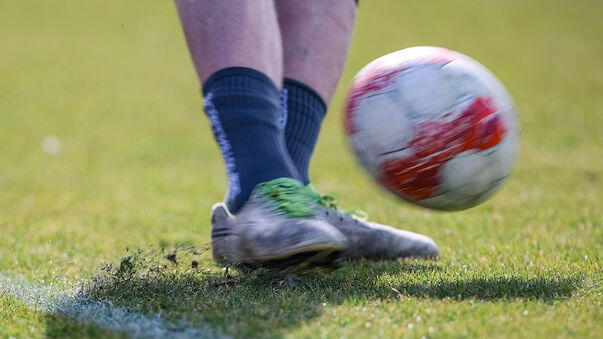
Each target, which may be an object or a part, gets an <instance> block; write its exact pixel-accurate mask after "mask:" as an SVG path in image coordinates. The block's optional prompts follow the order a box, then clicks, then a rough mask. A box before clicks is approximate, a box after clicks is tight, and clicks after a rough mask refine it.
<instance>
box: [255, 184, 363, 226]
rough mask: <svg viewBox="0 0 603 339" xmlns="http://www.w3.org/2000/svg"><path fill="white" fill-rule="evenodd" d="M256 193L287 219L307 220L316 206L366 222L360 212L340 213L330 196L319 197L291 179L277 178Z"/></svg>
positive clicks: (310, 188)
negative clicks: (262, 195)
mask: <svg viewBox="0 0 603 339" xmlns="http://www.w3.org/2000/svg"><path fill="white" fill-rule="evenodd" d="M258 191H259V192H260V193H262V194H264V196H265V197H266V198H267V199H268V200H269V201H271V202H272V203H273V204H274V206H275V207H276V210H277V211H278V212H279V213H280V214H282V215H285V216H287V217H289V218H309V217H311V216H312V215H313V213H312V207H313V206H315V205H316V204H318V205H322V206H326V207H327V208H329V209H334V210H337V211H340V212H341V213H342V214H345V215H349V216H351V217H354V218H357V219H361V220H366V219H367V217H368V215H367V214H366V213H365V212H364V211H362V210H360V209H353V210H349V211H341V210H340V209H339V207H338V205H337V201H336V200H335V198H334V197H333V196H332V195H329V194H323V195H320V194H319V193H318V192H317V191H316V190H315V189H314V188H313V187H312V185H307V186H304V185H303V184H302V183H301V182H299V181H297V180H295V179H291V178H277V179H274V180H271V181H267V182H264V183H261V184H259V185H258Z"/></svg>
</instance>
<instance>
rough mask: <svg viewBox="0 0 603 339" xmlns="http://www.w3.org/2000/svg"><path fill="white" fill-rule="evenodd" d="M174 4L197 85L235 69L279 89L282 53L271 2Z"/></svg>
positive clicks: (185, 0)
mask: <svg viewBox="0 0 603 339" xmlns="http://www.w3.org/2000/svg"><path fill="white" fill-rule="evenodd" d="M175 2H176V7H177V9H178V14H179V16H180V21H181V23H182V28H183V30H184V35H185V37H186V41H187V44H188V48H189V51H190V54H191V57H192V59H193V63H194V64H195V69H196V70H197V75H198V76H199V80H200V81H201V82H203V81H205V80H207V78H209V76H210V75H211V74H213V73H214V72H216V71H218V70H220V69H223V68H228V67H237V66H238V67H249V68H253V69H255V70H258V71H260V72H262V73H264V74H266V75H267V76H268V77H269V78H270V79H271V80H272V81H273V82H274V84H275V85H276V86H277V87H279V88H280V87H281V84H282V79H283V52H282V45H281V35H280V31H279V26H278V22H277V19H276V9H275V7H274V1H273V0H175Z"/></svg>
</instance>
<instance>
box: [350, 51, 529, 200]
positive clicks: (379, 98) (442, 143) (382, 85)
mask: <svg viewBox="0 0 603 339" xmlns="http://www.w3.org/2000/svg"><path fill="white" fill-rule="evenodd" d="M344 124H345V131H346V134H347V137H348V140H349V142H350V144H351V146H352V149H353V150H354V152H355V154H356V156H357V157H358V159H359V161H360V163H361V164H362V166H363V167H364V168H365V169H366V170H367V171H368V172H369V173H370V174H371V176H372V177H373V178H374V179H375V180H376V181H377V182H379V183H380V184H381V185H383V186H384V187H385V188H387V189H388V190H389V191H391V192H392V193H394V194H396V195H397V196H399V197H401V198H402V199H404V200H406V201H409V202H411V203H413V204H416V205H420V206H424V207H429V208H433V209H438V210H462V209H467V208H469V207H473V206H475V205H478V204H480V203H482V202H484V201H485V200H486V199H488V198H489V197H491V196H492V195H493V194H494V193H495V192H496V191H497V189H498V188H499V187H500V185H501V184H502V182H503V181H504V180H505V178H507V176H509V173H510V171H511V167H512V165H513V162H514V158H515V154H516V152H517V149H518V144H519V140H518V130H519V124H518V122H517V119H516V115H515V107H514V105H513V101H512V99H511V96H510V95H509V93H508V92H507V90H506V89H505V87H504V86H503V85H502V83H501V82H500V81H499V80H498V79H497V78H496V77H495V76H494V75H493V74H492V73H490V71H488V70H487V69H486V68H485V67H484V66H482V65H481V64H479V63H478V62H476V61H475V60H473V59H471V58H469V57H467V56H465V55H463V54H460V53H457V52H454V51H451V50H447V49H444V48H438V47H412V48H407V49H404V50H401V51H397V52H394V53H391V54H388V55H385V56H383V57H381V58H378V59H376V60H374V61H373V62H371V63H369V64H368V65H366V66H365V67H364V68H363V69H362V70H360V72H358V74H357V75H356V77H355V78H354V80H353V83H352V86H351V89H350V92H349V96H348V99H347V104H346V108H345V112H344Z"/></svg>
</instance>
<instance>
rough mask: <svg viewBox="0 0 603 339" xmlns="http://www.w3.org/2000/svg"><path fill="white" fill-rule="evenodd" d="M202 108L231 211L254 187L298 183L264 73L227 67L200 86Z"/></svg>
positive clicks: (276, 100) (275, 94) (274, 93)
mask: <svg viewBox="0 0 603 339" xmlns="http://www.w3.org/2000/svg"><path fill="white" fill-rule="evenodd" d="M203 96H204V108H205V113H206V114H207V116H208V118H209V122H210V124H211V127H212V131H213V133H214V137H215V138H216V141H217V143H218V145H219V146H220V150H221V151H222V157H223V158H224V163H225V166H226V173H227V176H228V192H227V194H226V198H225V199H224V200H225V203H226V205H227V206H228V208H229V210H230V211H231V212H232V213H236V212H237V211H238V210H239V208H240V207H241V206H242V205H243V204H244V203H245V202H246V201H247V199H248V198H249V195H250V193H251V192H252V191H253V189H254V187H255V186H256V185H257V184H259V183H262V182H265V181H269V180H272V179H276V178H281V177H290V178H295V179H299V174H298V172H297V169H296V168H295V165H294V164H293V162H292V161H291V158H290V157H289V154H288V153H287V146H286V144H285V136H284V131H283V124H284V122H283V114H282V111H281V102H280V91H279V90H278V88H277V87H276V86H275V85H274V83H273V82H272V81H271V80H270V78H268V77H267V76H266V75H265V74H263V73H261V72H258V71H256V70H254V69H251V68H245V67H229V68H225V69H221V70H219V71H217V72H215V73H214V74H212V75H211V76H210V77H209V79H207V81H205V82H204V84H203Z"/></svg>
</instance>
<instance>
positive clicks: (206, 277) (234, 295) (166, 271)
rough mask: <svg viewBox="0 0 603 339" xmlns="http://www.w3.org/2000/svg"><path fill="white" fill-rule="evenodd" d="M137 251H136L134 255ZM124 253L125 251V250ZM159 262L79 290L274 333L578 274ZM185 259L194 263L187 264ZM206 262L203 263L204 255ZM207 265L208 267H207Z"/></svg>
mask: <svg viewBox="0 0 603 339" xmlns="http://www.w3.org/2000/svg"><path fill="white" fill-rule="evenodd" d="M134 257H135V256H134ZM126 258H127V257H126ZM164 258H165V259H166V260H165V262H163V263H162V262H161V260H159V261H157V260H155V259H153V260H151V261H150V262H151V263H152V264H151V265H149V262H146V261H145V260H146V259H143V261H145V262H143V263H142V264H141V263H140V262H137V261H136V260H138V259H136V260H133V259H132V257H130V258H129V259H126V260H125V261H124V260H122V262H121V263H120V265H119V267H117V268H110V269H109V270H105V271H106V272H107V274H106V275H101V276H98V277H96V278H94V279H93V280H92V282H91V284H90V286H88V287H87V288H86V289H85V290H84V291H83V292H82V293H85V294H86V295H87V296H89V297H92V298H93V299H95V300H103V301H110V302H111V303H113V304H116V305H121V306H125V307H127V308H130V309H134V310H136V311H139V312H143V313H144V312H162V314H163V315H164V316H166V317H167V318H168V319H169V317H170V316H172V317H174V320H176V319H181V318H183V317H184V318H185V319H186V320H187V321H189V322H190V323H191V324H209V325H210V326H212V327H214V328H216V329H217V330H219V331H221V332H222V333H225V334H229V335H236V336H258V335H262V336H266V335H267V336H280V335H282V334H285V333H287V329H291V328H295V327H298V326H301V325H302V324H304V323H305V322H307V321H309V320H311V319H313V318H314V317H317V316H319V315H320V314H322V312H323V311H324V310H325V306H326V305H339V304H343V303H346V302H353V301H354V300H379V301H383V302H396V301H397V300H398V299H401V298H404V297H414V298H434V299H438V298H451V299H457V300H462V299H478V300H505V299H514V298H521V299H539V300H551V301H552V300H554V299H559V298H566V297H569V296H571V294H572V293H573V291H574V290H575V289H576V288H577V287H578V286H579V284H580V279H579V278H567V277H566V278H543V277H537V278H529V277H526V276H521V275H508V274H507V275H504V276H500V275H498V276H497V275H496V274H492V273H489V274H488V276H484V275H485V274H486V273H481V274H482V275H481V276H458V275H454V274H448V273H447V272H439V271H442V268H441V265H439V264H438V263H437V262H433V261H422V260H418V261H415V260H406V261H377V262H357V263H346V264H344V266H343V267H342V268H341V269H339V270H337V271H335V272H332V273H322V272H317V271H314V272H311V273H309V274H306V275H304V276H283V275H281V274H278V273H274V272H265V271H264V272H262V271H260V272H256V273H254V274H241V273H237V272H234V273H232V275H227V274H225V273H224V272H220V271H216V269H215V266H207V265H205V264H206V263H203V265H201V264H199V262H197V261H188V262H186V265H187V268H186V269H184V268H182V266H183V265H184V264H183V262H182V261H180V262H179V264H180V267H181V268H180V269H176V270H173V269H170V265H173V266H174V267H176V266H177V265H176V262H177V260H176V257H175V256H174V257H170V255H169V254H168V255H167V256H164ZM188 263H192V265H191V264H188ZM207 264H208V265H209V263H207ZM153 265H156V266H153ZM212 267H213V269H214V270H213V271H212Z"/></svg>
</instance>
